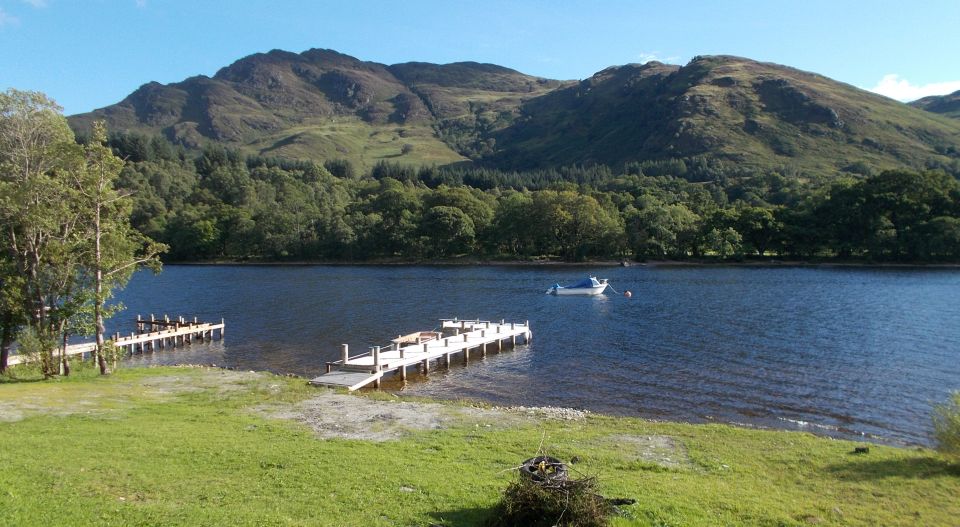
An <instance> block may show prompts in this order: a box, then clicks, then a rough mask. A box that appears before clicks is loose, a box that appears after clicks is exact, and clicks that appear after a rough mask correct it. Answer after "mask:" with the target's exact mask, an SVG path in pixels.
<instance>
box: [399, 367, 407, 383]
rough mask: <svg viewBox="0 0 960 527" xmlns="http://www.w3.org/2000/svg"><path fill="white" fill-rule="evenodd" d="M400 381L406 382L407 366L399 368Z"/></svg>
mask: <svg viewBox="0 0 960 527" xmlns="http://www.w3.org/2000/svg"><path fill="white" fill-rule="evenodd" d="M400 380H401V381H403V382H407V365H406V364H404V365H403V366H400Z"/></svg>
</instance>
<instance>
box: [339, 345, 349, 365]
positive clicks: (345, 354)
mask: <svg viewBox="0 0 960 527" xmlns="http://www.w3.org/2000/svg"><path fill="white" fill-rule="evenodd" d="M348 359H350V347H349V346H347V345H346V344H341V345H340V360H342V361H343V364H346V363H347V360H348Z"/></svg>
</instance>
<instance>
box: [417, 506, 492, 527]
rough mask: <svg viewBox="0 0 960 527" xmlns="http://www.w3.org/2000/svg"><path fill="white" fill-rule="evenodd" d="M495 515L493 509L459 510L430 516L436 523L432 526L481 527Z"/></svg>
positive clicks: (435, 513) (434, 513)
mask: <svg viewBox="0 0 960 527" xmlns="http://www.w3.org/2000/svg"><path fill="white" fill-rule="evenodd" d="M491 514H493V509H492V508H477V507H474V508H472V509H457V510H451V511H440V512H433V513H431V514H430V516H432V517H433V519H434V522H433V523H431V524H430V525H435V526H443V527H480V526H482V525H485V524H486V523H487V520H489V519H490V515H491Z"/></svg>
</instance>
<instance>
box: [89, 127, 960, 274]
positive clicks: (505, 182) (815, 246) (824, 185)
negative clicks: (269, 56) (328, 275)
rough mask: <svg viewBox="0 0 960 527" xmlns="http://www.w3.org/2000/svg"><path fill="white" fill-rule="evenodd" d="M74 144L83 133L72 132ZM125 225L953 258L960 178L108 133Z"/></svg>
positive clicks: (253, 252) (295, 251) (525, 248)
mask: <svg viewBox="0 0 960 527" xmlns="http://www.w3.org/2000/svg"><path fill="white" fill-rule="evenodd" d="M81 140H82V139H81ZM110 146H111V147H112V148H113V150H114V152H115V153H116V155H118V156H119V157H121V158H123V159H125V160H126V165H125V167H124V168H123V171H122V172H121V174H120V178H119V182H118V184H119V186H120V187H121V188H124V189H127V190H130V191H133V192H134V195H133V198H134V206H133V216H132V223H133V225H134V226H135V227H136V228H137V229H139V230H140V231H141V232H142V233H144V234H146V235H147V236H149V237H151V238H153V239H154V240H157V241H160V242H163V243H166V244H168V245H169V246H170V251H169V253H168V254H167V255H166V256H165V259H167V260H168V261H212V260H216V261H223V260H230V261H319V262H326V261H370V260H373V261H380V260H425V259H426V260H437V259H450V258H460V257H468V258H475V259H516V260H535V259H560V260H565V261H584V260H593V259H609V258H616V259H637V260H644V259H688V258H696V259H704V258H707V259H719V260H727V259H736V260H741V259H745V258H759V257H777V258H790V259H844V260H855V261H869V262H955V261H958V260H960V182H958V180H957V179H956V177H955V176H953V175H950V174H947V173H945V172H943V171H939V170H931V171H904V170H894V171H885V172H881V173H871V170H870V169H869V167H867V166H865V165H861V164H858V163H857V162H856V160H852V161H851V162H850V163H849V165H848V170H847V171H846V172H844V173H841V175H839V176H838V175H837V174H811V173H796V172H791V171H790V170H789V169H783V170H781V171H770V170H759V169H756V170H750V169H745V168H742V167H734V166H725V165H722V164H720V163H717V162H712V161H709V160H706V159H698V158H693V159H671V160H660V161H647V162H638V163H628V164H626V165H624V166H622V167H619V168H618V169H614V168H610V167H607V166H604V165H596V166H571V167H563V168H557V169H544V170H534V171H526V172H505V171H500V170H494V169H485V168H463V167H459V168H458V167H452V168H451V167H421V168H415V167H411V166H406V165H399V164H390V163H386V162H381V163H379V164H377V165H376V166H375V167H374V168H373V169H372V170H371V171H370V172H369V173H359V171H358V170H356V169H355V168H354V167H353V166H352V165H351V164H350V163H349V162H347V161H343V160H330V161H327V162H325V163H323V164H320V163H318V162H314V161H291V160H287V159H271V158H264V157H248V156H244V155H242V154H241V153H239V152H238V151H235V150H230V149H227V148H225V147H222V146H217V145H211V146H207V147H206V148H204V149H203V151H202V152H201V153H200V154H199V155H197V154H190V153H188V152H187V151H185V150H183V149H180V148H178V147H175V146H173V145H171V144H170V143H168V142H167V141H165V140H164V139H162V138H160V137H148V136H145V135H139V134H113V135H112V136H111V138H110Z"/></svg>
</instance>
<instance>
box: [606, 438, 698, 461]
mask: <svg viewBox="0 0 960 527" xmlns="http://www.w3.org/2000/svg"><path fill="white" fill-rule="evenodd" d="M605 442H606V443H607V444H610V445H613V446H615V447H617V449H618V451H619V452H621V453H622V455H623V457H624V458H626V459H628V460H631V461H641V462H645V463H653V464H655V465H660V466H662V467H665V468H671V469H681V468H689V467H690V466H692V462H691V461H690V456H689V455H687V449H686V448H685V447H684V446H683V444H682V443H680V442H679V441H677V440H676V439H674V438H672V437H670V436H661V435H653V436H645V435H628V434H617V435H611V436H607V437H606V438H605Z"/></svg>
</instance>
